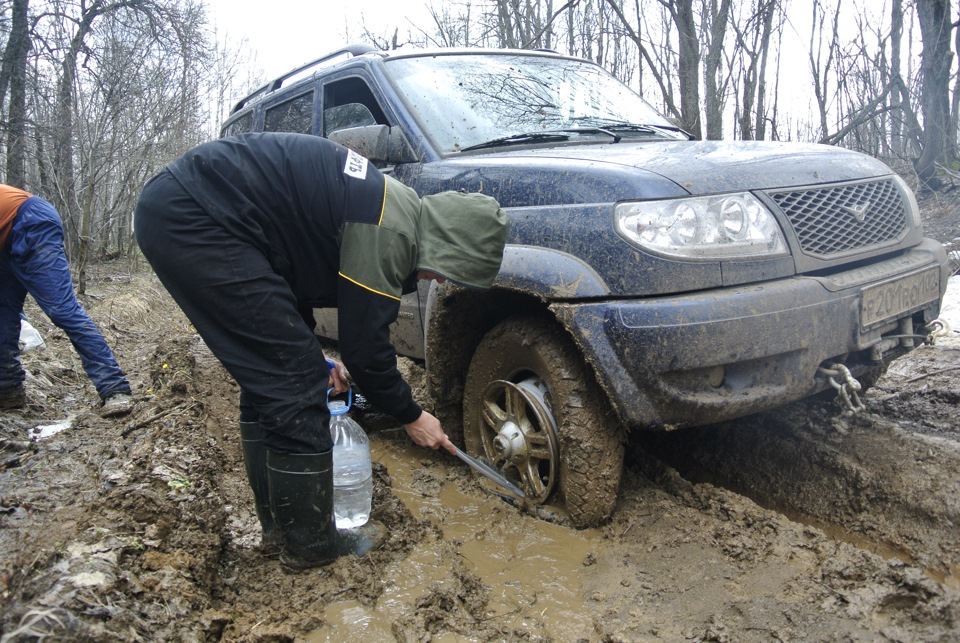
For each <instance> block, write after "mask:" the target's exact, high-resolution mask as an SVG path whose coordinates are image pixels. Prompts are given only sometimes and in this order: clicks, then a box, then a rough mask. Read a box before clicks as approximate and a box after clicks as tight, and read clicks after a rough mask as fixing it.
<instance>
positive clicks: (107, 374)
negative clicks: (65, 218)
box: [0, 183, 132, 417]
mask: <svg viewBox="0 0 960 643" xmlns="http://www.w3.org/2000/svg"><path fill="white" fill-rule="evenodd" d="M27 293H29V294H30V295H31V296H33V298H34V300H35V301H36V302H37V304H38V305H39V306H40V308H41V310H43V312H44V313H46V315H47V316H48V317H49V318H50V321H52V322H53V323H54V324H55V325H56V326H57V327H59V328H61V329H62V330H63V331H64V332H65V333H66V334H67V337H69V338H70V342H71V343H72V344H73V347H74V349H76V351H77V354H78V355H80V361H81V363H82V364H83V369H84V370H85V371H86V373H87V376H88V377H89V378H90V381H91V382H93V385H94V386H95V387H96V389H97V393H98V394H99V395H100V399H101V402H102V405H101V407H100V415H101V416H103V417H117V416H121V415H126V414H127V413H129V412H130V410H131V408H132V400H131V397H130V384H129V382H127V378H126V376H125V375H124V374H123V371H121V370H120V367H119V366H118V365H117V361H116V359H114V356H113V352H112V351H111V350H110V347H109V346H108V345H107V342H106V340H104V338H103V335H101V334H100V331H99V329H98V328H97V325H96V324H95V323H94V322H93V320H92V319H90V316H89V315H87V312H86V311H85V310H84V309H83V306H81V305H80V302H78V301H77V296H76V294H75V293H74V291H73V280H72V279H71V276H70V266H69V264H68V263H67V255H66V253H65V251H64V247H63V222H62V221H61V220H60V215H59V214H58V213H57V211H56V209H55V208H54V207H53V206H52V205H50V203H48V202H47V201H45V200H44V199H42V198H40V197H38V196H34V195H32V194H30V193H29V192H24V191H23V190H20V189H17V188H15V187H12V186H9V185H4V184H2V183H0V409H5V410H6V409H17V408H22V407H23V406H24V405H25V404H26V400H27V396H26V390H25V389H24V385H23V381H24V379H25V374H24V372H23V367H22V366H21V364H20V346H19V343H18V342H19V339H20V319H21V315H22V313H23V303H24V301H25V300H26V297H27Z"/></svg>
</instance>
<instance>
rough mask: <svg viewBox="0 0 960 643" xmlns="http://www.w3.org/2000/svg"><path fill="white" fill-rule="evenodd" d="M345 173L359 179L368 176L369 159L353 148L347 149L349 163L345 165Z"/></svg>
mask: <svg viewBox="0 0 960 643" xmlns="http://www.w3.org/2000/svg"><path fill="white" fill-rule="evenodd" d="M343 173H344V174H346V175H348V176H352V177H354V178H358V179H365V178H367V159H365V158H364V157H362V156H360V155H359V154H357V153H356V152H354V151H353V150H347V163H346V165H344V166H343Z"/></svg>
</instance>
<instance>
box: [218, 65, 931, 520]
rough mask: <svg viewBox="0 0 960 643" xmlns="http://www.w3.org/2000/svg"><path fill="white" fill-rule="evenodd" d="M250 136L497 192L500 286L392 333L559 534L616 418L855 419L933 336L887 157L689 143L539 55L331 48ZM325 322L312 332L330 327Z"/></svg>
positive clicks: (284, 88) (288, 82)
mask: <svg viewBox="0 0 960 643" xmlns="http://www.w3.org/2000/svg"><path fill="white" fill-rule="evenodd" d="M249 131H293V132H303V133H308V134H314V135H317V136H325V137H328V138H330V139H332V140H334V141H337V142H340V143H342V144H344V145H346V146H347V147H350V148H352V149H353V150H354V151H356V152H358V153H360V154H362V155H364V156H366V157H367V158H368V159H370V160H371V162H373V163H375V164H376V165H377V166H378V167H379V168H381V170H383V171H385V172H388V173H390V174H392V175H393V176H394V177H396V178H397V179H399V180H400V181H402V182H403V183H405V184H406V185H408V186H410V187H412V188H414V189H415V190H416V191H417V192H418V193H420V194H421V195H424V194H430V193H435V192H440V191H444V190H463V191H467V192H483V193H484V194H488V195H490V196H492V197H495V198H496V199H497V200H498V201H499V202H500V204H501V206H502V207H503V209H504V210H505V211H506V212H507V213H508V215H509V217H510V223H511V225H510V233H509V238H508V246H507V249H506V252H505V255H504V258H503V264H502V268H501V271H500V275H499V277H498V279H497V282H496V284H495V285H494V288H493V289H491V290H489V291H485V292H478V291H472V290H467V289H463V288H459V287H456V286H453V285H451V284H444V285H436V284H432V285H429V286H426V287H425V288H422V289H421V290H420V291H419V292H418V293H415V294H414V295H412V296H409V297H407V298H406V299H405V300H404V303H403V307H402V309H401V313H400V316H399V318H398V320H397V322H396V325H395V327H394V340H395V343H396V346H397V350H398V352H399V353H400V354H402V355H406V356H409V357H412V358H414V359H417V360H422V361H423V363H424V364H425V368H426V373H427V386H428V392H429V394H430V396H431V398H432V401H433V405H434V411H435V413H436V414H437V415H438V416H440V417H441V420H442V421H443V422H444V424H445V426H446V428H447V430H448V432H450V433H451V435H453V436H454V437H455V440H459V438H460V437H462V443H463V444H464V445H465V446H466V449H467V451H468V452H473V453H474V454H475V455H481V456H484V457H486V458H487V459H488V460H490V461H492V462H493V463H495V465H496V466H497V467H498V468H499V469H501V470H502V471H503V472H504V473H505V474H506V475H507V476H508V477H510V478H512V479H513V480H515V481H516V482H518V483H519V484H520V485H521V486H522V487H523V488H524V489H525V491H526V494H527V497H528V499H529V500H530V502H532V503H534V504H547V503H551V504H553V505H557V506H565V507H566V510H567V511H568V513H569V515H570V518H571V520H572V522H573V524H575V525H577V526H586V525H593V524H596V523H598V522H600V521H602V520H603V519H605V518H606V517H608V516H609V515H610V513H611V512H612V510H613V508H614V505H615V503H616V497H617V488H618V486H619V483H620V475H621V471H622V468H623V459H624V451H625V450H624V443H625V440H626V435H627V433H628V432H629V431H631V430H638V429H661V430H663V429H674V428H679V427H686V426H693V425H702V424H708V423H714V422H718V421H722V420H730V419H733V418H737V417H742V416H745V415H748V414H752V413H756V412H758V411H765V410H769V409H772V408H775V407H778V406H781V405H783V404H786V403H789V402H793V401H795V400H799V399H802V398H805V397H808V396H810V395H813V394H815V393H818V392H820V391H823V390H825V389H829V388H831V387H832V388H835V389H837V390H839V391H840V393H841V394H842V395H843V397H844V399H845V400H847V403H848V406H850V407H851V409H855V408H856V407H857V405H858V403H859V400H858V398H857V395H856V393H857V391H858V390H861V386H863V387H866V386H869V385H871V384H872V383H874V382H875V381H876V379H877V378H878V377H879V376H880V375H881V374H882V373H883V371H884V369H885V368H886V366H887V364H888V363H889V362H890V361H891V360H893V359H895V358H896V357H898V356H901V355H903V354H905V353H906V352H908V351H910V350H911V349H912V348H913V347H914V346H916V345H917V344H918V343H920V342H922V341H923V340H924V338H925V336H927V334H928V333H930V332H931V330H932V327H933V325H932V322H933V321H934V319H935V318H936V316H937V315H938V312H939V307H940V301H941V299H942V297H943V293H944V291H945V289H946V284H947V277H948V268H947V259H946V254H945V252H944V249H943V247H942V246H941V245H940V244H939V243H937V242H935V241H934V240H931V239H926V238H924V237H923V236H922V234H921V228H920V217H919V209H918V206H917V203H916V200H915V198H914V196H913V194H912V193H911V191H910V189H909V188H908V187H907V185H906V184H905V183H904V181H903V180H902V179H901V178H900V177H898V176H897V175H896V174H894V173H893V172H892V171H891V170H890V169H889V168H888V167H887V166H885V165H884V164H882V163H881V162H879V161H877V160H875V159H873V158H870V157H868V156H864V155H862V154H859V153H856V152H852V151H849V150H845V149H840V148H835V147H828V146H823V145H807V144H796V143H771V142H733V141H730V142H725V141H695V140H690V138H691V137H690V136H688V135H687V134H686V133H685V132H683V131H682V130H680V129H678V128H677V127H675V126H674V125H673V124H672V123H671V122H670V121H669V120H667V119H666V118H664V117H663V116H661V115H660V114H658V113H657V112H656V111H655V110H654V109H653V108H652V107H650V106H649V105H648V104H647V103H646V102H644V101H643V100H642V99H641V98H640V97H639V96H638V95H636V94H635V93H634V92H632V91H631V90H630V89H629V88H627V87H626V86H624V85H623V84H621V83H620V82H619V81H617V80H616V79H614V78H613V77H612V76H611V75H610V74H608V73H607V72H605V71H604V70H603V69H602V68H600V67H598V66H597V65H594V64H592V63H590V62H587V61H584V60H579V59H576V58H570V57H566V56H562V55H558V54H555V53H549V52H542V51H514V50H483V49H449V50H431V51H423V50H417V51H409V52H408V51H395V52H382V51H375V50H373V49H371V48H369V47H364V46H355V47H349V48H347V49H344V50H341V51H337V52H333V53H332V54H330V55H328V56H325V57H323V58H321V59H319V60H317V61H314V62H312V63H310V64H308V65H305V66H303V67H300V68H298V69H295V70H293V71H291V72H290V73H289V74H286V75H284V76H282V77H280V78H278V79H276V80H274V81H273V82H271V83H269V84H267V85H265V86H263V87H262V88H260V89H258V90H257V91H256V92H254V93H253V94H251V95H250V96H248V97H247V98H245V99H243V100H242V101H241V102H240V103H239V104H238V105H237V106H236V108H235V109H234V110H233V113H232V114H231V116H230V117H229V119H228V120H227V121H226V122H225V123H224V125H223V129H222V135H224V136H229V135H232V134H237V133H241V132H249ZM331 312H333V311H329V310H321V311H317V319H318V332H319V333H320V334H321V335H323V336H326V337H329V338H331V339H336V322H335V317H334V315H332V314H331ZM460 426H462V427H463V434H462V436H458V435H457V433H456V430H457V429H459V427H460Z"/></svg>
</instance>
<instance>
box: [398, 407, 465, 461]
mask: <svg viewBox="0 0 960 643" xmlns="http://www.w3.org/2000/svg"><path fill="white" fill-rule="evenodd" d="M403 428H404V429H406V430H407V435H409V436H410V439H411V440H413V441H414V442H415V443H416V444H418V445H420V446H422V447H430V448H431V449H439V448H440V447H443V448H444V449H446V450H447V451H449V452H450V454H451V455H457V448H456V447H455V446H453V442H451V441H450V438H449V437H447V434H446V433H444V432H443V428H442V427H441V426H440V420H438V419H437V418H435V417H433V416H432V415H430V414H429V413H427V412H426V411H424V412H423V413H421V414H420V417H418V418H417V419H416V420H414V421H413V422H411V423H410V424H405V425H404V426H403Z"/></svg>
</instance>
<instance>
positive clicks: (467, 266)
mask: <svg viewBox="0 0 960 643" xmlns="http://www.w3.org/2000/svg"><path fill="white" fill-rule="evenodd" d="M507 227H508V223H507V215H506V213H505V212H504V211H503V210H501V209H500V204H499V203H497V201H496V199H494V198H492V197H489V196H486V195H484V194H477V193H470V194H466V193H463V192H441V193H440V194H431V195H428V196H425V197H423V198H422V199H421V205H420V223H419V228H418V237H419V241H420V248H419V256H418V258H417V270H418V271H419V270H427V271H430V272H435V273H436V274H438V275H442V276H443V277H446V278H447V279H449V280H450V281H452V282H454V283H457V284H460V285H462V286H470V287H472V288H489V287H490V286H492V285H493V280H494V279H495V278H496V276H497V273H498V272H499V271H500V262H501V261H502V260H503V248H504V245H505V244H506V240H507Z"/></svg>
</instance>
